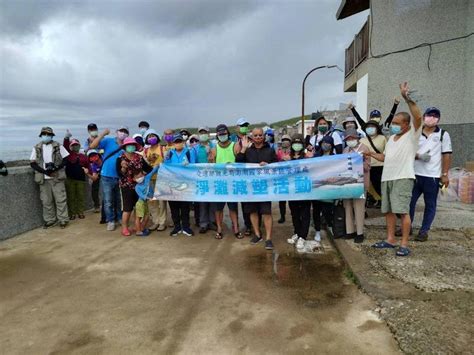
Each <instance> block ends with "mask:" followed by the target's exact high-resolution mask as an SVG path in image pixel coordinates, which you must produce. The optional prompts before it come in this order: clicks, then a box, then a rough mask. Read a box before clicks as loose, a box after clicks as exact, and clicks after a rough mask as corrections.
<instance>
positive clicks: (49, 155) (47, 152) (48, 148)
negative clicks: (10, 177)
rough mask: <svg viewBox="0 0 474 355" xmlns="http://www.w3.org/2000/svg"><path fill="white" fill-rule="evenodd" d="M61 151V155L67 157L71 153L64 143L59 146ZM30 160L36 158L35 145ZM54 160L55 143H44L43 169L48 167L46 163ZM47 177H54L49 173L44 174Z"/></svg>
mask: <svg viewBox="0 0 474 355" xmlns="http://www.w3.org/2000/svg"><path fill="white" fill-rule="evenodd" d="M59 152H60V153H61V156H62V157H63V159H64V158H66V157H67V156H68V155H69V152H68V151H67V150H66V148H64V147H63V146H62V145H61V146H59ZM30 160H36V149H35V148H34V147H33V150H32V151H31V156H30ZM52 162H53V145H52V144H43V169H46V163H52ZM44 178H45V179H52V177H50V176H48V175H44Z"/></svg>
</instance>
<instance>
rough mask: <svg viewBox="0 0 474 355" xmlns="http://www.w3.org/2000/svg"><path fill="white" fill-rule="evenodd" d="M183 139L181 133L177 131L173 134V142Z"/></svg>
mask: <svg viewBox="0 0 474 355" xmlns="http://www.w3.org/2000/svg"><path fill="white" fill-rule="evenodd" d="M183 140H184V139H183V136H182V135H181V134H179V133H178V134H175V135H174V136H173V143H174V142H177V141H183Z"/></svg>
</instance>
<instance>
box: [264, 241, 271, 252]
mask: <svg viewBox="0 0 474 355" xmlns="http://www.w3.org/2000/svg"><path fill="white" fill-rule="evenodd" d="M265 249H267V250H273V243H272V241H271V240H266V241H265Z"/></svg>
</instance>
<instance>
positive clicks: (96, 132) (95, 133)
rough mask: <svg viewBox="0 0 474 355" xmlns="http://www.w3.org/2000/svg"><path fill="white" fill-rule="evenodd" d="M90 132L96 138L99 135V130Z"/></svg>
mask: <svg viewBox="0 0 474 355" xmlns="http://www.w3.org/2000/svg"><path fill="white" fill-rule="evenodd" d="M89 134H90V136H91V137H94V138H95V137H97V136H98V135H99V131H90V132H89Z"/></svg>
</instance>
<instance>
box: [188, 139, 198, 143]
mask: <svg viewBox="0 0 474 355" xmlns="http://www.w3.org/2000/svg"><path fill="white" fill-rule="evenodd" d="M189 142H190V143H197V142H198V141H197V140H195V139H191V140H190V141H189Z"/></svg>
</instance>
